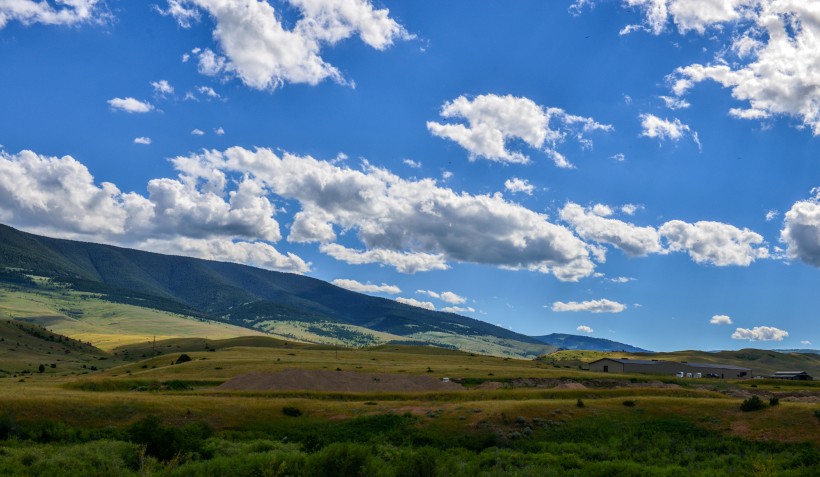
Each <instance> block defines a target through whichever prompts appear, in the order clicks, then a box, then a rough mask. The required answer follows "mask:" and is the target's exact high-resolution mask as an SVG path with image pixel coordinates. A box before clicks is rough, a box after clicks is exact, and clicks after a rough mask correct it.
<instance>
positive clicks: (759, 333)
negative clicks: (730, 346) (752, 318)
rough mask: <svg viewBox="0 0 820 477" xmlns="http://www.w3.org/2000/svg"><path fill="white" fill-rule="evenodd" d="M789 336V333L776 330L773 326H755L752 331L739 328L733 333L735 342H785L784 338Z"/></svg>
mask: <svg viewBox="0 0 820 477" xmlns="http://www.w3.org/2000/svg"><path fill="white" fill-rule="evenodd" d="M787 336H789V332H788V331H785V330H781V329H778V328H774V327H772V326H755V327H754V328H752V329H748V328H737V329H736V330H735V332H734V333H732V339H733V340H749V341H783V338H785V337H787Z"/></svg>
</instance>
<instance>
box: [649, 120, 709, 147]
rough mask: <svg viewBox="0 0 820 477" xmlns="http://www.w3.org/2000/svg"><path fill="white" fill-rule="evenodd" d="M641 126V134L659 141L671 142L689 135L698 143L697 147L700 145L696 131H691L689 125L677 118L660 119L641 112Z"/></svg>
mask: <svg viewBox="0 0 820 477" xmlns="http://www.w3.org/2000/svg"><path fill="white" fill-rule="evenodd" d="M641 127H642V128H643V131H642V132H641V136H644V137H650V138H657V139H659V140H660V141H665V140H671V141H673V142H677V141H679V140H681V138H683V137H686V136H691V137H692V140H693V141H695V144H697V145H698V149H700V147H701V145H700V139H698V133H697V132H695V131H692V129H691V128H690V127H689V126H687V125H686V124H683V123H682V122H680V119H678V118H675V119H674V120H672V121H670V120H668V119H661V118H659V117H657V116H655V115H654V114H641Z"/></svg>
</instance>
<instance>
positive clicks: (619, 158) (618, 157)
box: [610, 152, 626, 162]
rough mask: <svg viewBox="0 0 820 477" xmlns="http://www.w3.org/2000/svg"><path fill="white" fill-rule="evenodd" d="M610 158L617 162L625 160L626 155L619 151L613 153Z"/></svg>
mask: <svg viewBox="0 0 820 477" xmlns="http://www.w3.org/2000/svg"><path fill="white" fill-rule="evenodd" d="M610 159H614V160H616V161H618V162H624V161H625V160H626V156H624V154H623V153H621V152H619V153H618V154H615V155H614V156H612V157H610Z"/></svg>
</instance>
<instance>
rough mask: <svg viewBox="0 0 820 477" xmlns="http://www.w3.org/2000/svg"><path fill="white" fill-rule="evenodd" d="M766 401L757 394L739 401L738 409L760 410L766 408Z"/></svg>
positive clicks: (747, 410) (745, 410)
mask: <svg viewBox="0 0 820 477" xmlns="http://www.w3.org/2000/svg"><path fill="white" fill-rule="evenodd" d="M766 407H767V406H766V403H765V402H763V400H762V399H760V397H758V396H752V397H750V398H749V399H744V400H743V402H742V403H740V410H741V411H743V412H752V411H760V410H762V409H766Z"/></svg>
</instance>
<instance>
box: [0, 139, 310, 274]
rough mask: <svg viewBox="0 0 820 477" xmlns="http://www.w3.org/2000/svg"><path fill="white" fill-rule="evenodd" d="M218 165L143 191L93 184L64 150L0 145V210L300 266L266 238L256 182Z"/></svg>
mask: <svg viewBox="0 0 820 477" xmlns="http://www.w3.org/2000/svg"><path fill="white" fill-rule="evenodd" d="M234 181H235V182H233V183H232V187H231V190H228V189H227V185H228V184H229V183H228V178H227V177H226V176H225V175H224V174H223V173H222V172H220V171H209V172H205V171H203V174H200V175H198V176H197V177H196V178H194V177H192V176H189V175H187V174H185V173H180V175H179V176H178V177H177V178H175V179H170V178H159V179H152V180H150V181H149V182H148V184H147V187H146V189H147V191H148V194H147V195H141V194H138V193H135V192H122V191H121V190H120V189H119V188H118V187H117V186H116V185H114V184H112V183H109V182H103V183H102V184H100V185H97V184H96V183H95V181H94V178H93V176H92V175H91V173H90V172H89V171H88V169H87V168H86V167H85V166H84V165H83V164H82V163H80V162H79V161H77V160H76V159H74V158H73V157H71V156H64V157H49V156H42V155H38V154H36V153H34V152H32V151H22V152H20V153H18V154H9V153H7V152H5V151H0V216H3V217H4V221H5V222H6V223H8V224H9V225H12V226H17V227H21V228H24V229H26V230H28V231H31V232H34V233H40V234H44V235H49V236H56V237H63V238H70V239H81V240H86V241H91V242H100V243H109V244H113V245H120V246H125V247H133V248H138V249H142V250H149V251H155V252H161V253H174V254H181V255H189V256H195V257H200V258H207V259H218V260H227V261H235V262H238V263H245V264H249V265H256V266H260V267H264V268H271V269H276V270H283V271H292V272H298V273H304V272H306V271H308V270H309V269H310V267H309V265H308V264H307V263H306V262H305V261H303V260H302V259H301V258H299V257H298V256H296V255H293V254H281V253H279V252H278V251H277V250H276V249H275V248H274V247H273V246H272V245H270V244H269V243H266V242H277V241H279V240H280V239H281V234H280V231H279V224H278V222H277V221H276V219H275V218H274V215H275V213H276V208H275V207H274V206H273V204H272V203H271V202H270V201H269V200H268V198H267V197H265V196H264V195H263V194H262V188H261V186H260V184H259V182H257V181H255V180H253V179H251V178H236V179H234Z"/></svg>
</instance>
